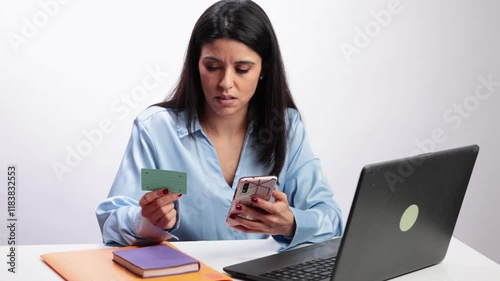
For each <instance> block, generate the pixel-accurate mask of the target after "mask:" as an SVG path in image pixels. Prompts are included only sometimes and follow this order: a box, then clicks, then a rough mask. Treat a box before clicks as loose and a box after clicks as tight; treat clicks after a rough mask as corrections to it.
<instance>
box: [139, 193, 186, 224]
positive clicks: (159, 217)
mask: <svg viewBox="0 0 500 281" xmlns="http://www.w3.org/2000/svg"><path fill="white" fill-rule="evenodd" d="M181 196H182V194H175V193H169V191H168V189H166V188H164V189H158V190H155V191H151V192H148V193H145V194H144V195H143V196H142V197H141V199H140V200H139V206H141V209H142V210H141V215H142V216H143V217H144V218H145V219H147V220H148V221H149V222H151V223H152V224H154V225H156V226H158V227H159V228H161V229H165V230H167V229H170V228H172V227H174V225H175V223H176V221H177V219H176V217H177V211H176V210H175V209H174V201H175V200H177V199H179V197H181Z"/></svg>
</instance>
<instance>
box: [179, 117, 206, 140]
mask: <svg viewBox="0 0 500 281" xmlns="http://www.w3.org/2000/svg"><path fill="white" fill-rule="evenodd" d="M186 119H187V116H186V112H185V111H180V112H179V113H178V114H177V135H178V136H179V138H183V137H185V136H187V135H189V130H188V127H187V126H186ZM193 121H194V122H193V124H192V128H193V133H196V132H197V131H201V125H200V119H199V118H198V114H196V115H195V117H194V120H193Z"/></svg>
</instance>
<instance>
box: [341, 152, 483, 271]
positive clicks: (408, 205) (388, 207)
mask: <svg viewBox="0 0 500 281" xmlns="http://www.w3.org/2000/svg"><path fill="white" fill-rule="evenodd" d="M478 152H479V146H477V145H471V146H466V147H460V148H455V149H449V150H444V151H439V152H433V153H428V154H423V155H418V156H414V157H409V158H404V159H398V160H394V161H388V162H384V163H379V164H373V165H367V166H365V167H364V168H363V170H362V172H361V176H360V180H359V182H358V187H357V189H356V194H355V197H354V200H353V201H354V202H355V203H353V205H352V206H351V212H350V213H349V218H348V220H347V226H346V231H345V233H344V238H343V240H342V244H341V246H340V249H339V253H338V259H337V263H336V265H335V267H334V271H333V276H334V277H333V279H332V280H333V281H339V280H353V281H355V280H385V279H388V278H393V277H396V276H399V275H402V274H406V273H409V272H412V271H415V270H418V269H421V268H424V267H428V266H431V265H434V264H437V263H439V262H441V261H442V260H443V259H444V257H445V255H446V252H447V250H448V246H449V243H450V240H451V237H452V235H453V230H454V228H455V224H456V221H457V218H458V215H459V213H460V208H461V206H462V202H463V199H464V196H465V192H466V189H467V186H468V183H469V179H470V176H471V174H472V170H473V167H474V164H475V161H476V158H477V154H478Z"/></svg>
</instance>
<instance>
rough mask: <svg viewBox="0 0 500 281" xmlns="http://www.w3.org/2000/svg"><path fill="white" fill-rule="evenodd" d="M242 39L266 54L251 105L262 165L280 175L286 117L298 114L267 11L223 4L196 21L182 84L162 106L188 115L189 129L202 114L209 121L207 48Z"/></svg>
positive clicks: (236, 2) (239, 0) (238, 1)
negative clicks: (203, 64)
mask: <svg viewBox="0 0 500 281" xmlns="http://www.w3.org/2000/svg"><path fill="white" fill-rule="evenodd" d="M220 38H227V39H232V40H237V41H240V42H242V43H244V44H245V45H247V46H248V47H250V48H251V49H252V50H254V51H255V52H256V53H258V54H259V55H260V57H261V58H262V72H263V77H262V79H261V80H260V81H259V83H258V85H257V89H256V91H255V94H254V95H253V97H252V99H251V100H250V103H249V114H250V116H251V117H252V118H253V120H254V121H255V123H254V124H255V127H254V128H253V129H254V131H253V136H254V137H255V140H256V142H255V143H256V146H257V149H258V151H259V161H260V162H261V163H262V164H264V165H266V166H268V167H273V168H272V172H271V174H273V175H278V174H279V173H280V171H281V169H282V168H283V165H284V162H285V156H286V148H287V135H286V132H287V130H286V121H285V112H286V109H287V108H293V109H297V106H296V105H295V102H294V101H293V98H292V95H291V93H290V89H289V87H288V83H287V81H286V74H285V68H284V66H283V60H282V58H281V52H280V49H279V45H278V40H277V38H276V34H275V33H274V29H273V27H272V24H271V21H270V20H269V18H268V17H267V15H266V13H265V12H264V10H263V9H262V8H261V7H260V6H259V5H257V4H256V3H254V2H252V1H249V0H223V1H219V2H217V3H215V4H213V5H212V6H210V7H209V8H208V9H207V10H206V11H205V12H204V13H203V14H202V15H201V17H200V18H199V19H198V21H197V22H196V24H195V26H194V28H193V32H192V34H191V39H190V40H189V45H188V48H187V52H186V58H185V61H184V67H183V69H182V73H181V76H180V79H179V83H178V84H177V86H176V87H175V88H174V90H173V91H172V93H171V94H170V95H169V97H167V99H166V100H165V101H164V102H162V103H159V104H158V105H160V106H163V107H166V108H174V109H177V110H183V111H185V112H186V115H187V118H186V126H187V127H188V130H189V132H190V133H192V131H193V120H194V119H195V118H196V115H198V116H203V111H204V103H205V97H204V95H203V90H202V87H201V81H200V74H199V69H198V61H199V59H200V53H201V48H202V47H203V45H204V44H207V43H211V42H213V41H214V40H216V39H220Z"/></svg>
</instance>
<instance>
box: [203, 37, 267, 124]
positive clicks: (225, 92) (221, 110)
mask: <svg viewBox="0 0 500 281" xmlns="http://www.w3.org/2000/svg"><path fill="white" fill-rule="evenodd" d="M261 68H262V59H261V57H260V56H259V54H257V53H256V52H255V51H253V50H252V49H250V48H249V47H248V46H247V45H245V44H243V43H241V42H239V41H235V40H231V39H217V40H215V41H214V42H212V43H208V44H205V45H203V47H202V48H201V54H200V60H199V62H198V69H199V71H200V79H201V86H202V88H203V93H204V95H205V114H207V115H206V116H207V117H215V116H216V115H218V116H219V117H244V116H246V113H247V111H248V102H249V101H250V99H251V98H252V96H253V95H254V93H255V89H256V88H257V84H258V82H259V77H260V75H261Z"/></svg>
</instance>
